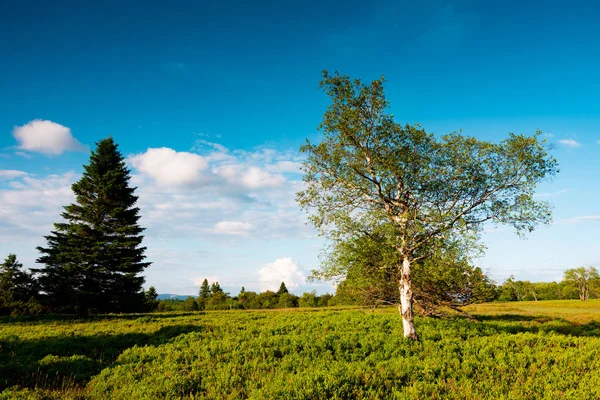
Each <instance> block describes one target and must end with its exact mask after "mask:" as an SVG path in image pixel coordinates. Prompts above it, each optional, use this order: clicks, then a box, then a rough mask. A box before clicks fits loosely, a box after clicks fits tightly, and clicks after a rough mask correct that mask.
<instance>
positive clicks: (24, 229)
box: [0, 172, 78, 244]
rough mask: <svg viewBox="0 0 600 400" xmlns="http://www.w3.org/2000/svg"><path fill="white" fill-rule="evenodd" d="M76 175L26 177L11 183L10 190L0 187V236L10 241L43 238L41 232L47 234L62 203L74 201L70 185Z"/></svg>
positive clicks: (57, 216)
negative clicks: (0, 188)
mask: <svg viewBox="0 0 600 400" xmlns="http://www.w3.org/2000/svg"><path fill="white" fill-rule="evenodd" d="M77 177H78V175H77V174H75V173H73V172H68V173H66V174H64V175H49V176H47V177H45V178H39V179H38V178H33V177H30V176H25V177H23V179H22V181H21V182H12V183H14V185H10V186H11V189H5V190H0V221H1V222H0V235H6V237H9V238H10V242H13V241H15V242H16V241H21V240H23V239H26V240H31V239H35V240H37V241H40V240H41V241H43V239H42V238H41V235H46V234H48V233H50V230H51V228H52V224H53V223H54V222H59V221H60V213H61V211H62V206H65V205H67V204H69V203H71V202H73V200H74V195H73V192H72V191H71V185H72V184H73V182H75V180H76V179H77ZM40 244H41V242H40Z"/></svg>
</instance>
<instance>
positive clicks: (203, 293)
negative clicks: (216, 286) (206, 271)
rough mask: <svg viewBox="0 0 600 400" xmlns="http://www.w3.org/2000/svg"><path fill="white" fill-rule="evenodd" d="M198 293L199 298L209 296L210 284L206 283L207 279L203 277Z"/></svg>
mask: <svg viewBox="0 0 600 400" xmlns="http://www.w3.org/2000/svg"><path fill="white" fill-rule="evenodd" d="M198 295H199V296H200V298H201V299H208V298H209V297H210V286H209V285H208V279H204V281H202V285H201V286H200V292H199V293H198Z"/></svg>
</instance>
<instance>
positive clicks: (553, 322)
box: [0, 300, 600, 399]
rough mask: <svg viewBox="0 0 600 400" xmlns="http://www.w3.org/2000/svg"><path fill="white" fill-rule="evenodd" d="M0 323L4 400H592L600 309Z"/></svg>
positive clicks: (566, 306) (494, 307)
mask: <svg viewBox="0 0 600 400" xmlns="http://www.w3.org/2000/svg"><path fill="white" fill-rule="evenodd" d="M466 310H467V311H468V312H469V313H471V314H472V315H474V316H475V317H476V318H477V320H470V319H468V318H465V317H462V316H454V317H449V318H444V319H431V318H421V319H418V321H417V329H418V331H419V334H420V337H421V342H420V343H418V344H416V343H411V342H408V341H405V340H403V339H402V337H401V333H402V324H401V321H400V318H399V316H398V315H397V313H396V311H395V309H392V308H390V309H382V310H377V311H376V312H370V311H365V310H359V309H327V310H322V309H319V310H316V309H309V310H307V309H304V310H302V309H300V310H283V311H282V310H273V311H221V312H207V313H183V314H182V313H179V314H151V315H123V316H116V315H115V316H106V317H97V318H94V319H89V320H86V321H81V320H68V319H56V318H50V317H46V318H36V319H33V318H32V319H27V318H25V319H2V320H0V390H1V391H2V393H1V394H0V399H3V398H40V399H41V398H102V399H125V398H126V399H153V398H212V399H243V398H252V399H325V398H331V399H355V398H357V399H380V398H396V399H487V398H489V399H561V398H564V399H571V398H573V399H595V398H600V301H598V300H591V301H588V302H585V303H582V302H579V301H545V302H521V303H493V304H482V305H477V306H470V307H468V308H467V309H466Z"/></svg>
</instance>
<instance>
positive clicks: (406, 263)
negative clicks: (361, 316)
mask: <svg viewBox="0 0 600 400" xmlns="http://www.w3.org/2000/svg"><path fill="white" fill-rule="evenodd" d="M398 286H399V290H400V305H399V306H398V310H399V311H400V314H401V315H402V326H403V327H404V337H405V338H408V339H412V340H419V339H418V337H417V331H416V330H415V317H414V314H413V307H412V306H413V291H412V279H411V277H410V260H408V258H406V257H404V260H402V269H401V271H400V282H399V285H398Z"/></svg>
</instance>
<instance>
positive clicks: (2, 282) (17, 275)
mask: <svg viewBox="0 0 600 400" xmlns="http://www.w3.org/2000/svg"><path fill="white" fill-rule="evenodd" d="M37 296H38V290H37V284H36V281H35V279H34V278H33V276H32V274H31V273H29V272H27V271H25V270H24V269H23V264H21V263H20V262H18V261H17V256H16V255H14V254H9V255H8V257H6V259H5V260H4V262H3V263H2V264H0V315H24V314H38V313H40V312H41V311H42V307H41V306H40V304H39V303H38V302H37V300H36V297H37Z"/></svg>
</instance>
